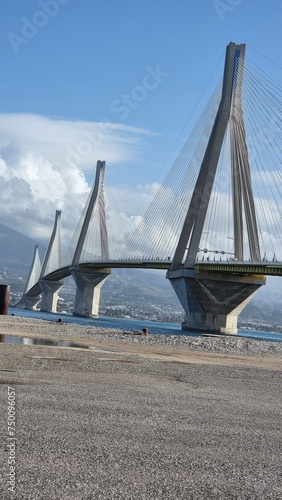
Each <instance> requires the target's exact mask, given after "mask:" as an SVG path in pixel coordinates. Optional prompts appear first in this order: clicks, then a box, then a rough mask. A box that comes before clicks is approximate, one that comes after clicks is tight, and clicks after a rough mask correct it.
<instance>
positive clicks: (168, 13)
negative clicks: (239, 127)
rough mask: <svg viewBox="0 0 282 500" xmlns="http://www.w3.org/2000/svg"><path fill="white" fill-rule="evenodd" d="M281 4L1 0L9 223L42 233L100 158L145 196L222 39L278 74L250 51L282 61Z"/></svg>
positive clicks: (1, 138) (123, 189) (165, 163)
mask: <svg viewBox="0 0 282 500" xmlns="http://www.w3.org/2000/svg"><path fill="white" fill-rule="evenodd" d="M281 12H282V5H281V1H280V0H269V1H268V2H266V1H265V0H264V1H262V0H222V1H221V0H198V1H192V0H190V1H189V0H174V1H168V0H151V1H149V0H130V1H129V0H104V1H96V0H22V1H20V2H19V1H18V0H3V1H2V2H1V19H0V37H1V43H0V56H1V75H2V78H1V80H0V95H1V101H0V102H1V105H0V148H1V150H0V154H1V157H2V167H1V169H2V170H1V169H0V176H2V177H3V178H4V180H5V182H6V188H7V190H8V192H9V195H10V198H11V199H13V201H14V202H13V203H10V205H9V206H8V208H7V206H6V208H4V207H3V210H4V213H5V217H6V219H5V220H6V222H7V224H8V225H10V226H11V227H14V228H15V229H19V228H20V227H21V228H22V230H23V232H26V233H27V234H28V235H30V236H33V237H38V238H40V237H44V236H46V234H47V232H48V231H49V230H50V224H51V221H52V219H53V215H54V210H55V209H56V208H62V209H63V211H64V210H65V217H66V219H65V220H70V219H72V216H71V214H72V210H73V208H74V205H73V204H77V205H75V207H77V210H78V208H79V206H80V205H81V203H82V199H83V196H84V195H85V193H86V191H87V184H89V183H90V182H91V180H92V179H93V177H94V169H93V165H95V161H96V160H97V159H103V160H106V161H107V172H106V178H107V183H108V184H109V185H110V184H115V185H117V186H118V189H119V190H120V193H121V194H120V197H124V198H125V199H126V200H129V203H131V202H132V203H133V199H134V200H135V201H136V199H138V203H142V196H143V195H144V194H146V192H149V190H150V186H151V185H152V184H153V183H155V184H154V185H156V183H157V182H160V181H161V180H162V178H164V176H165V174H166V173H167V171H168V170H169V167H170V166H171V164H172V161H173V158H174V155H175V154H176V153H177V151H179V150H180V147H181V142H182V141H183V140H184V137H186V136H187V134H188V132H189V130H190V129H191V127H192V126H193V124H194V123H195V120H196V118H197V116H198V115H199V112H200V110H201V108H202V107H203V106H204V104H205V102H206V101H207V99H208V97H209V95H210V94H211V92H212V90H213V88H214V87H215V84H216V83H217V82H218V81H219V79H220V77H221V74H222V70H223V62H224V52H225V48H226V45H227V44H228V43H229V42H230V41H234V42H236V43H246V44H247V58H250V59H251V60H252V61H254V62H255V63H256V64H258V65H259V66H260V67H262V68H263V69H264V70H265V71H266V72H267V73H269V74H270V75H271V76H272V77H273V78H275V79H276V80H279V79H280V81H281V69H280V68H278V67H277V66H275V65H274V64H271V63H270V62H269V61H268V60H267V59H265V58H264V57H262V56H261V55H259V54H258V53H260V54H263V55H264V56H265V57H266V58H269V59H270V60H271V61H274V62H275V63H276V64H277V65H279V66H282V63H281ZM251 47H252V48H251ZM253 49H255V50H253ZM256 51H257V52H256ZM204 89H205V91H204ZM203 91H204V92H203ZM201 96H202V97H201ZM200 97H201V100H200V103H199V105H198V106H197V107H196V109H195V110H194V108H195V104H196V103H197V102H198V100H199V99H200ZM191 114H192V115H191ZM189 117H190V119H189ZM187 120H188V124H187V125H186V123H187ZM103 122H108V123H110V124H112V125H111V126H107V127H105V126H104V125H103ZM183 129H184V130H183ZM178 139H179V140H178ZM177 140H178V142H177ZM89 141H90V142H91V147H90V148H89V150H88V149H87V143H88V146H89ZM83 148H84V150H83ZM85 148H86V149H85ZM173 148H174V150H173V151H174V152H173V153H172V154H171V155H170V152H171V150H172V149H173ZM169 155H170V156H169ZM167 158H168V159H167ZM54 179H55V180H56V182H54ZM35 186H36V188H35ZM153 191H154V189H153ZM70 199H72V200H73V201H72V202H70ZM15 200H17V203H15ZM58 205H59V206H58ZM131 210H132V212H134V210H136V209H134V208H133V207H132V208H131V205H130V204H129V205H128V207H127V211H128V212H129V216H130V211H131ZM5 211H6V212H5ZM23 211H24V216H23ZM2 213H3V211H2ZM35 218H36V220H35ZM31 228H32V229H31Z"/></svg>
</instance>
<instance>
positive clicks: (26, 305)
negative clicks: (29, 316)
mask: <svg viewBox="0 0 282 500" xmlns="http://www.w3.org/2000/svg"><path fill="white" fill-rule="evenodd" d="M40 299H41V297H28V296H23V297H22V298H21V300H20V302H19V303H18V304H17V305H16V307H18V308H19V309H27V310H28V311H34V310H35V309H36V306H37V304H38V302H39V301H40Z"/></svg>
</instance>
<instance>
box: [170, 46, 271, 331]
mask: <svg viewBox="0 0 282 500" xmlns="http://www.w3.org/2000/svg"><path fill="white" fill-rule="evenodd" d="M245 47H246V46H245V45H244V44H242V45H236V44H235V43H230V44H229V45H228V46H227V49H226V57H225V67H224V76H223V86H222V95H221V101H220V103H219V107H218V111H217V114H216V117H215V120H214V124H213V127H212V131H211V134H210V138H209V141H208V144H207V148H206V151H205V154H204V158H203V161H202V164H201V168H200V171H199V175H198V178H197V181H196V184H195V188H194V192H193V194H192V197H191V201H190V205H189V208H188V211H187V214H186V218H185V221H184V225H183V229H182V232H181V235H180V239H179V242H178V245H177V247H176V251H175V254H174V257H173V260H172V265H171V268H170V270H169V271H168V272H167V278H168V279H169V280H170V282H171V284H172V286H173V288H174V290H175V292H176V294H177V296H178V298H179V300H180V302H181V304H182V307H183V308H184V311H185V318H184V322H183V323H182V328H183V329H187V330H195V331H209V332H215V333H225V334H236V333H237V320H238V315H239V314H240V312H241V311H242V310H243V308H244V307H245V306H246V304H247V303H248V302H249V301H250V300H251V298H252V297H253V295H254V294H255V292H256V291H257V290H258V289H259V288H260V286H261V285H263V284H265V278H264V276H255V275H253V276H244V275H242V276H239V277H235V276H234V275H231V276H230V277H229V276H227V275H224V274H223V273H222V274H220V273H217V274H216V275H215V274H209V273H206V274H199V273H197V272H196V270H195V262H196V258H197V253H198V249H199V244H200V239H201V235H202V231H203V227H204V223H205V218H206V214H207V210H208V205H209V201H210V197H211V193H212V188H213V183H214V179H215V174H216V170H217V164H218V160H219V157H220V152H221V147H222V144H223V140H224V136H225V134H226V130H227V126H228V124H229V126H230V142H231V168H232V190H233V193H232V196H233V219H234V252H235V259H238V260H243V259H244V255H243V207H244V210H245V218H246V226H247V234H248V244H249V248H250V256H251V260H252V261H259V260H260V247H259V239H258V229H257V221H256V213H255V206H254V199H253V191H252V182H251V173H250V165H249V160H248V148H247V142H246V133H245V126H244V118H243V110H242V100H241V91H242V83H243V69H244V60H245ZM238 116H240V122H238Z"/></svg>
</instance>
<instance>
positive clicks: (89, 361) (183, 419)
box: [0, 316, 282, 500]
mask: <svg viewBox="0 0 282 500" xmlns="http://www.w3.org/2000/svg"><path fill="white" fill-rule="evenodd" d="M0 334H1V335H8V334H10V335H22V336H25V335H26V336H31V337H32V336H33V337H37V338H40V337H41V336H44V337H47V336H48V337H49V338H52V339H64V340H70V341H73V342H76V343H77V342H78V343H82V344H85V346H90V347H91V348H90V349H77V348H67V349H65V348H64V349H62V348H60V347H49V346H48V347H47V346H46V347H42V346H38V345H37V346H29V345H9V344H4V343H2V344H0V362H1V365H0V381H1V384H0V393H1V429H0V434H1V442H2V443H3V445H4V446H3V447H2V449H1V453H0V456H1V463H2V464H3V467H2V470H3V475H2V477H1V482H0V494H2V496H0V498H3V499H5V500H6V499H10V498H15V499H17V500H18V499H19V500H28V499H46V500H53V499H54V500H58V499H63V500H68V499H74V500H82V499H83V500H84V499H98V500H99V499H103V500H104V499H105V500H106V499H109V500H110V499H125V500H126V499H134V500H135V499H145V500H147V499H148V500H157V499H159V500H166V499H188V500H190V499H205V500H207V499H225V498H226V499H238V500H239V499H251V500H252V499H253V500H255V499H277V500H278V499H281V498H282V486H281V472H282V471H281V445H282V442H281V441H282V440H281V373H282V363H281V352H282V351H281V348H282V346H281V344H279V343H268V342H261V341H255V340H250V339H248V340H245V339H242V338H238V339H237V338H234V337H222V338H221V337H220V338H219V337H205V338H203V337H193V338H189V337H181V336H174V337H168V336H163V335H158V336H157V335H152V336H150V335H148V336H147V337H143V336H139V335H134V334H123V333H122V332H119V331H116V330H115V331H110V330H101V329H99V330H97V329H95V328H92V327H84V326H79V325H74V324H64V323H63V324H55V323H51V322H45V321H38V320H31V319H28V318H16V317H8V316H7V317H2V318H1V322H0ZM2 340H3V337H2ZM8 387H12V388H13V389H15V399H16V428H15V432H16V437H17V441H16V449H15V458H16V489H15V493H13V492H10V491H9V490H8V484H7V477H8V476H7V474H8V472H9V465H8V455H9V453H10V452H9V448H8V444H9V441H8V437H9V435H8V429H7V420H8V401H7V399H8V398H7V392H8Z"/></svg>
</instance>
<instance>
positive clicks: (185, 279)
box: [170, 269, 265, 335]
mask: <svg viewBox="0 0 282 500" xmlns="http://www.w3.org/2000/svg"><path fill="white" fill-rule="evenodd" d="M170 282H171V284H172V286H173V288H174V291H175V293H176V294H177V296H178V298H179V300H180V302H181V305H182V307H183V309H184V311H185V316H184V321H183V323H182V329H183V330H191V331H198V332H201V331H205V332H211V333H218V334H220V333H222V334H229V335H236V334H237V322H238V316H239V314H240V313H241V312H242V310H243V309H244V307H245V306H246V305H247V304H248V303H249V302H250V300H251V299H252V298H253V296H254V295H255V293H256V292H257V291H258V289H259V288H260V287H261V285H264V284H265V279H264V277H263V276H245V277H244V278H241V277H238V278H236V277H234V276H228V275H223V274H222V275H220V274H218V275H217V276H215V277H213V278H211V276H210V275H208V274H207V275H198V274H197V273H196V272H195V271H194V270H192V269H181V270H179V271H174V276H173V279H170Z"/></svg>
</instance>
